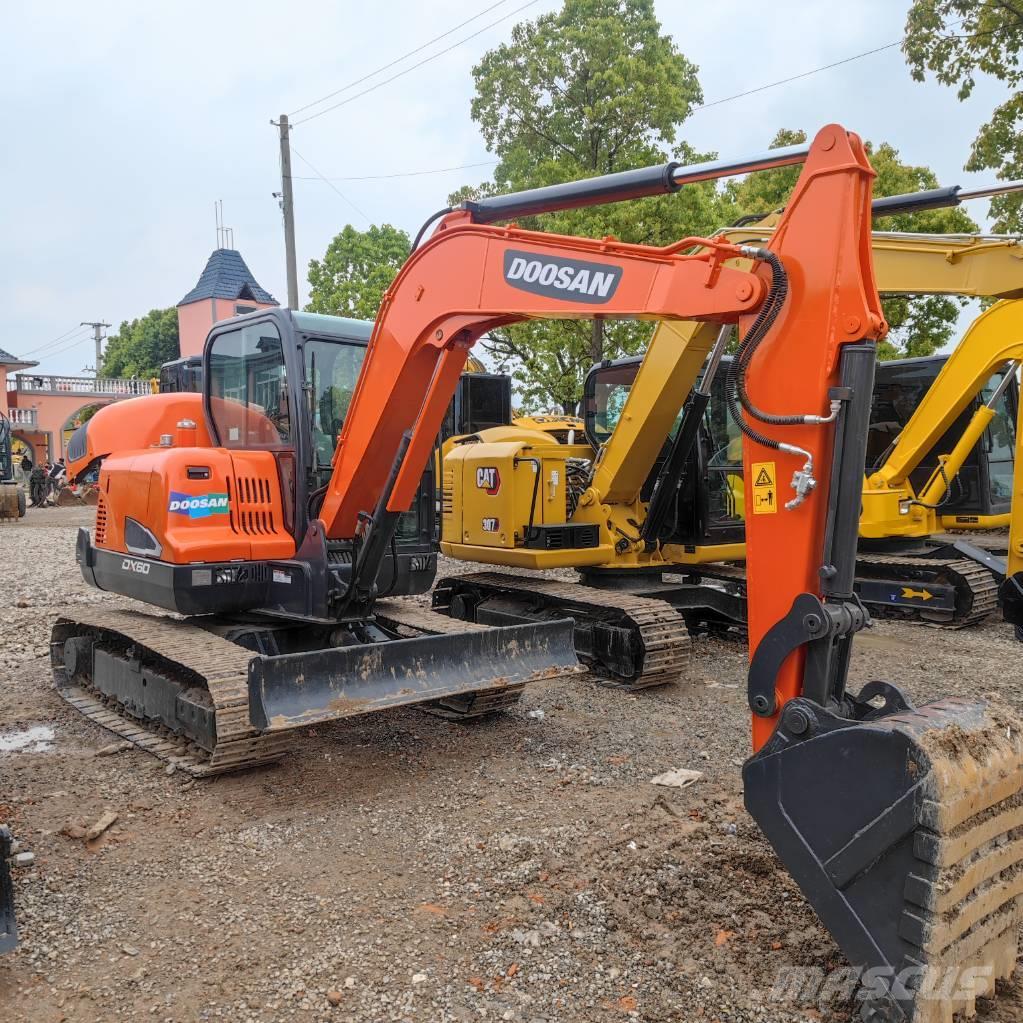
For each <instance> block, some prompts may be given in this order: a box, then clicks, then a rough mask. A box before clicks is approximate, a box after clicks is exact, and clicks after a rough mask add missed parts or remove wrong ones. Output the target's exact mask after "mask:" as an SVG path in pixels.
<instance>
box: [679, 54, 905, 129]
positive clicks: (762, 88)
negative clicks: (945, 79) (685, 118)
mask: <svg viewBox="0 0 1023 1023" xmlns="http://www.w3.org/2000/svg"><path fill="white" fill-rule="evenodd" d="M901 45H902V40H901V39H897V40H896V41H895V42H894V43H885V45H884V46H877V47H875V48H874V49H873V50H864V52H863V53H857V54H855V55H853V56H852V57H845V58H844V59H842V60H836V61H835V62H834V63H833V64H825V65H824V66H823V67H815V68H814V69H813V70H811V71H803V72H802V73H801V74H798V75H792V76H791V77H790V78H780V79H779V80H778V81H777V82H768V83H767V84H766V85H758V86H757V87H756V88H755V89H747V90H746V91H745V92H737V93H736V94H735V95H734V96H725V97H723V98H722V99H716V100H712V101H711V102H710V103H704V104H702V105H701V106H698V107H693V109H692V110H690V113H691V114H695V113H696V112H697V111H698V110H707V109H709V108H710V107H718V106H720V105H721V104H722V103H731V102H732V100H733V99H742V98H743V97H744V96H752V95H753V94H754V93H757V92H765V91H766V90H767V89H774V88H776V87H777V86H779V85H787V84H788V83H789V82H798V81H799V80H800V79H801V78H809V77H810V75H816V74H818V73H819V72H821V71H830V70H831V69H832V68H835V67H841V66H842V65H843V64H849V63H851V62H852V61H854V60H860V59H861V58H862V57H870V56H872V55H873V54H875V53H881V52H883V51H884V50H890V49H892V48H893V47H896V46H901Z"/></svg>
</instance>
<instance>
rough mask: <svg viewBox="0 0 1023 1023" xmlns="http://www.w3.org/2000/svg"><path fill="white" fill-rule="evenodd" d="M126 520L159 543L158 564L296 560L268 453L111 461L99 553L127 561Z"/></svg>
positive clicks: (103, 483)
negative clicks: (113, 553) (119, 555)
mask: <svg viewBox="0 0 1023 1023" xmlns="http://www.w3.org/2000/svg"><path fill="white" fill-rule="evenodd" d="M111 509H116V510H117V511H116V514H114V513H112V511H111ZM127 518H132V519H134V520H135V521H136V522H138V523H140V524H141V525H142V526H144V527H145V528H146V529H148V530H149V531H150V532H151V533H152V534H153V535H154V536H155V537H156V539H157V541H158V543H159V544H160V546H161V548H162V550H161V553H160V555H159V559H160V560H161V561H166V562H169V563H171V564H176V565H183V564H190V563H194V562H207V561H238V560H244V561H262V560H269V559H285V558H291V557H294V555H295V541H294V539H293V538H292V536H291V535H290V534H289V533H288V531H287V529H286V527H285V519H284V508H283V504H282V499H281V484H280V479H279V476H278V473H277V463H276V460H275V458H274V456H273V454H271V453H270V452H268V451H226V450H224V449H223V448H163V449H150V450H147V451H130V452H125V453H123V454H118V455H112V456H111V457H109V458H108V459H107V460H106V461H105V462H104V463H103V468H102V470H101V472H100V504H99V506H98V507H97V511H96V526H97V528H96V546H97V547H101V548H103V549H105V550H113V551H118V552H121V553H128V548H127V545H126V542H125V520H126V519H127Z"/></svg>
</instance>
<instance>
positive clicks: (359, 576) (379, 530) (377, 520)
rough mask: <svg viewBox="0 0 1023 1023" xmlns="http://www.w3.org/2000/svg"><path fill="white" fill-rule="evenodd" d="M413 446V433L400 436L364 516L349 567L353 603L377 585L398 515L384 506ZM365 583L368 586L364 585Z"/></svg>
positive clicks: (364, 597) (368, 594)
mask: <svg viewBox="0 0 1023 1023" xmlns="http://www.w3.org/2000/svg"><path fill="white" fill-rule="evenodd" d="M411 443H412V432H411V431H410V430H406V431H405V432H404V433H403V434H402V436H401V443H400V444H399V445H398V451H397V454H396V455H395V456H394V462H393V463H392V465H391V473H390V475H389V476H388V477H387V483H386V484H385V485H384V488H383V490H382V491H381V492H380V499H379V500H378V501H377V506H376V508H375V509H374V510H373V514H372V516H366V518H367V519H368V524H367V526H366V529H365V531H364V533H363V537H364V539H363V543H362V546H361V548H360V549H359V552H358V557H357V560H356V562H355V564H354V565H353V566H352V578H351V586H350V587H349V592H350V593H352V595H353V597H354V598H355V599H366V598H367V597H369V596H371V595H372V596H375V594H371V592H370V591H371V590H372V588H373V587H374V586H375V585H376V579H377V575H378V574H379V572H380V566H381V564H382V562H383V560H384V555H385V554H386V553H387V548H388V546H389V545H390V542H391V538H392V537H393V536H394V531H395V530H396V529H397V527H398V519H399V517H400V515H401V513H400V512H392V511H388V510H387V502H388V501H389V500H390V498H391V493H392V492H393V490H394V484H395V482H396V481H397V479H398V473H399V472H400V471H401V466H402V463H403V462H404V461H405V455H406V454H407V453H408V449H409V445H410V444H411ZM366 581H368V582H366Z"/></svg>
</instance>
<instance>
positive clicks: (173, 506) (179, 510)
mask: <svg viewBox="0 0 1023 1023" xmlns="http://www.w3.org/2000/svg"><path fill="white" fill-rule="evenodd" d="M167 511H169V512H170V513H171V514H173V515H187V516H188V517H189V518H190V519H204V518H206V517H207V516H209V515H226V514H227V511H228V508H227V494H179V493H177V492H176V491H174V490H172V491H171V495H170V503H169V504H168V505H167Z"/></svg>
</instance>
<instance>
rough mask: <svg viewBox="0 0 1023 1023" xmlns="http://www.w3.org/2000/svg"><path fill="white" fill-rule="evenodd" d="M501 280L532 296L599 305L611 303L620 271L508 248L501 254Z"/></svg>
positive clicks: (620, 277) (607, 266)
mask: <svg viewBox="0 0 1023 1023" xmlns="http://www.w3.org/2000/svg"><path fill="white" fill-rule="evenodd" d="M504 279H505V280H506V281H507V282H508V283H509V284H510V285H511V286H512V287H513V288H518V289H519V290H520V291H528V292H531V293H532V294H534V295H546V296H547V297H548V298H560V299H564V300H565V301H567V302H586V303H588V304H590V305H602V304H603V303H605V302H610V301H611V299H612V298H613V297H614V293H615V292H616V291H617V290H618V283H619V281H621V279H622V268H621V267H620V266H614V265H613V264H610V263H589V262H586V261H584V260H581V259H557V258H554V257H551V256H537V255H536V254H535V253H532V252H516V251H515V250H514V249H508V250H507V251H506V252H505V254H504Z"/></svg>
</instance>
